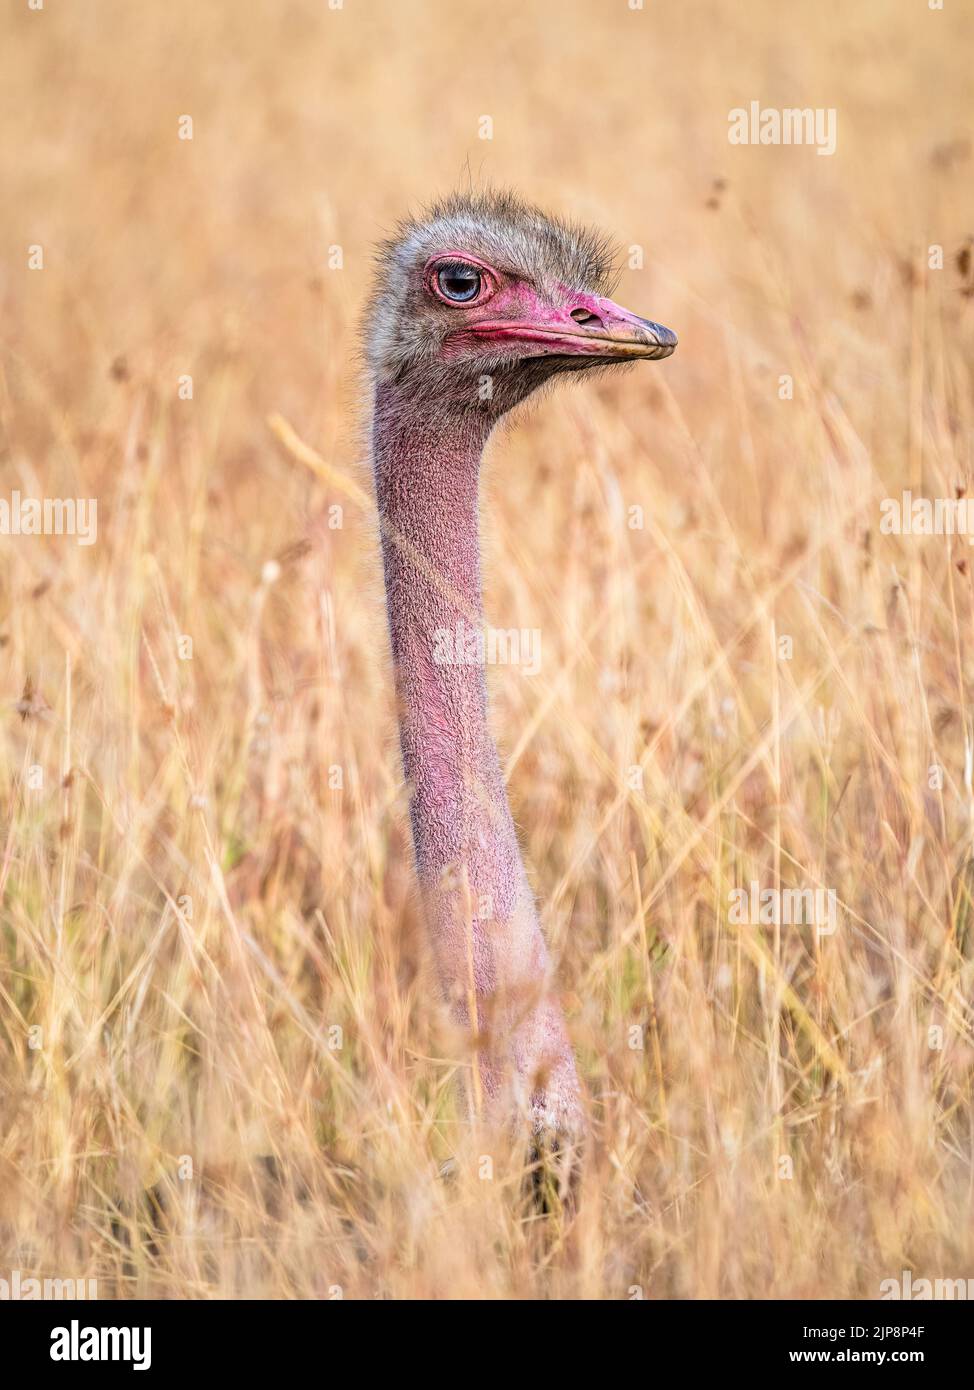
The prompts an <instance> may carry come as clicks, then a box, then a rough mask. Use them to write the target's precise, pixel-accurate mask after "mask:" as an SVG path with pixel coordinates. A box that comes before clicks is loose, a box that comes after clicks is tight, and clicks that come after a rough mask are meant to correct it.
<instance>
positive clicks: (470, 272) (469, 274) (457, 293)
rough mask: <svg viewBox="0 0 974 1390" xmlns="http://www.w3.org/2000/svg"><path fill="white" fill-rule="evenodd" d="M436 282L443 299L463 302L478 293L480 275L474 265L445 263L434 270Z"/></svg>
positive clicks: (473, 297)
mask: <svg viewBox="0 0 974 1390" xmlns="http://www.w3.org/2000/svg"><path fill="white" fill-rule="evenodd" d="M436 284H437V287H438V288H439V291H440V293H441V294H442V295H443V298H444V299H452V300H453V301H454V302H455V303H456V304H463V303H464V302H465V301H466V300H468V299H476V298H477V295H478V294H479V293H480V284H481V275H480V271H479V270H478V269H477V268H476V266H472V265H463V264H460V263H458V264H456V265H445V266H443V267H442V268H441V269H440V270H438V271H437V272H436Z"/></svg>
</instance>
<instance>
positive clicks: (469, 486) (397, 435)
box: [373, 250, 676, 1144]
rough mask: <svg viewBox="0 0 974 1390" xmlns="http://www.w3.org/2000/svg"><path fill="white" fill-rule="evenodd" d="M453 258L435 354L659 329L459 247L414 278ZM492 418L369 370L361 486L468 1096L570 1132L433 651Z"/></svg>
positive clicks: (474, 772) (451, 676)
mask: <svg viewBox="0 0 974 1390" xmlns="http://www.w3.org/2000/svg"><path fill="white" fill-rule="evenodd" d="M458 260H462V261H464V262H466V263H469V264H475V265H478V266H479V267H480V268H481V269H482V271H483V272H484V281H483V289H482V292H481V293H480V294H478V296H477V299H476V300H474V301H469V302H466V303H464V304H462V305H457V304H451V310H452V312H454V313H455V314H456V327H455V328H452V327H450V328H448V329H447V331H446V332H445V333H444V337H443V341H442V346H441V348H440V351H439V360H440V361H441V362H444V363H452V362H460V361H462V360H467V361H472V362H474V363H476V360H477V357H478V356H480V355H484V356H489V357H490V358H491V359H492V360H496V359H497V353H498V349H499V348H502V349H503V351H504V353H505V354H506V355H507V356H509V357H510V358H512V359H515V358H518V357H524V358H527V357H537V356H545V355H548V354H551V353H557V354H560V355H561V356H566V355H568V354H584V355H590V354H593V353H595V354H597V355H599V356H603V357H626V356H643V357H652V356H667V355H669V352H670V351H672V345H671V344H670V341H669V340H670V339H671V340H672V344H673V345H675V341H676V339H675V335H673V334H668V330H666V329H659V330H658V332H656V333H654V332H653V331H652V330H654V329H656V327H657V326H656V325H648V324H647V321H646V320H644V319H640V318H638V317H637V316H636V315H635V314H630V313H629V312H628V311H627V310H625V309H622V308H620V306H618V305H616V304H613V303H612V301H611V300H607V299H603V298H600V297H599V296H597V295H592V294H586V293H581V292H578V291H573V290H569V289H567V288H565V287H557V288H556V289H555V290H553V291H552V292H551V294H550V296H549V297H548V298H542V296H541V295H540V294H539V293H538V292H537V291H536V290H535V289H533V288H532V287H530V286H529V285H527V284H526V283H525V282H523V281H520V280H517V279H514V278H513V277H508V276H505V275H504V274H503V273H502V272H499V271H497V270H495V269H494V268H493V267H490V266H488V265H487V264H486V263H485V262H483V261H481V260H479V259H478V258H477V257H476V256H473V255H471V254H469V253H468V252H466V251H461V250H458V251H456V252H453V253H451V252H441V253H439V254H438V255H437V256H435V257H433V258H431V260H430V261H429V262H428V263H427V265H426V267H425V268H424V272H423V274H424V283H425V288H426V291H427V293H429V294H431V295H433V296H434V297H435V298H439V299H442V295H441V294H439V292H438V291H437V289H436V285H435V274H436V270H437V268H438V266H439V265H441V264H442V263H444V262H448V261H458ZM573 312H574V313H577V314H579V315H580V317H582V316H584V317H585V319H586V321H585V322H584V323H579V321H578V319H577V318H575V319H573V318H572V313H573ZM588 316H592V317H591V318H589V317H588ZM448 323H452V320H448ZM666 334H668V337H661V336H660V335H666ZM495 418H496V417H494V416H491V415H490V414H489V413H487V412H478V411H477V410H468V411H459V412H457V413H455V414H452V413H451V414H446V415H440V416H438V417H436V418H435V420H434V419H433V417H431V416H430V414H429V411H428V406H427V403H426V402H425V401H424V400H423V399H422V397H421V395H417V394H416V393H414V392H411V391H410V389H409V387H408V385H404V384H403V383H401V382H397V381H395V380H391V381H383V382H380V384H379V385H378V387H377V390H376V399H375V413H374V422H373V436H374V461H375V480H376V495H377V501H378V509H379V516H380V522H381V527H382V545H383V563H384V571H385V583H386V597H387V604H388V612H389V625H390V633H391V639H392V654H393V661H394V664H395V674H396V692H397V696H398V704H399V725H400V742H401V747H402V756H403V766H404V771H405V775H406V778H407V780H408V782H409V784H410V788H411V806H410V814H411V820H412V829H413V839H414V843H415V849H416V861H417V870H418V876H419V882H420V887H421V890H422V894H423V899H424V903H425V907H426V913H427V917H428V920H429V926H430V930H431V935H432V941H433V947H434V952H435V956H436V962H437V966H438V970H439V974H440V979H441V983H442V986H443V989H444V993H445V994H446V996H447V999H448V1000H449V1002H450V1004H451V1007H452V1009H453V1012H454V1016H455V1017H456V1019H457V1020H458V1021H459V1022H460V1023H461V1024H462V1025H463V1026H464V1027H466V1028H470V1027H471V1026H474V1027H475V1032H476V1045H475V1048H474V1051H475V1060H474V1077H473V1087H472V1095H473V1098H474V1100H475V1101H476V1100H478V1099H482V1101H483V1110H484V1113H485V1115H486V1117H487V1118H488V1119H491V1118H492V1119H495V1120H498V1121H501V1120H503V1119H505V1118H509V1117H510V1116H511V1115H512V1114H518V1113H520V1114H527V1116H528V1117H529V1120H530V1125H531V1128H532V1129H533V1131H534V1132H535V1133H538V1134H547V1135H557V1136H558V1137H559V1139H560V1140H561V1141H562V1142H563V1143H564V1142H568V1143H569V1144H570V1143H572V1142H574V1141H576V1140H577V1139H579V1138H580V1137H581V1134H582V1131H583V1118H582V1107H581V1102H580V1096H579V1087H578V1079H577V1076H576V1071H575V1062H574V1057H573V1055H572V1050H571V1045H570V1043H569V1041H568V1036H567V1032H566V1029H565V1024H564V1020H563V1018H562V1013H561V1008H560V1006H559V1004H558V1001H557V998H556V996H555V994H554V992H553V989H552V983H551V978H550V969H549V962H548V953H547V949H546V947H545V942H544V938H543V936H542V933H541V927H540V923H539V920H538V913H537V909H536V907H535V902H534V897H533V894H532V892H531V889H530V886H529V884H528V880H527V876H526V873H525V870H524V865H523V863H522V860H521V854H520V850H519V847H518V841H517V834H516V832H515V828H514V822H513V819H512V816H511V811H510V807H509V805H508V801H507V795H506V792H505V787H504V778H503V774H502V770H501V764H500V759H499V757H498V753H497V749H496V747H495V744H494V741H493V738H492V737H491V732H490V727H489V723H488V714H487V686H486V680H485V672H484V669H483V667H482V666H480V665H467V664H437V662H436V661H435V660H434V656H433V653H434V649H435V643H436V633H437V631H438V630H446V631H448V632H451V633H452V632H454V631H455V630H456V628H457V624H458V623H461V624H462V625H463V626H464V627H465V628H467V629H470V628H473V629H477V630H480V629H482V628H483V625H484V612H483V601H482V595H481V572H480V549H479V541H478V492H479V478H480V464H481V454H482V451H483V448H484V445H485V444H486V441H487V437H488V435H489V434H490V431H491V429H492V427H493V424H494V422H495Z"/></svg>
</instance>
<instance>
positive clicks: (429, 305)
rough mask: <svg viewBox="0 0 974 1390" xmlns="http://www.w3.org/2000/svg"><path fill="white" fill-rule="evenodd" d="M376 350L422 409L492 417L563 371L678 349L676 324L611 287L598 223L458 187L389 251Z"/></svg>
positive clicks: (375, 316) (371, 338) (378, 360)
mask: <svg viewBox="0 0 974 1390" xmlns="http://www.w3.org/2000/svg"><path fill="white" fill-rule="evenodd" d="M378 260H379V274H378V278H377V285H376V289H375V294H374V297H373V301H372V311H371V315H370V319H369V329H368V333H367V355H368V361H369V365H370V367H371V370H372V374H373V377H374V378H375V380H376V382H377V383H378V384H379V385H380V386H381V385H383V384H389V385H394V386H395V388H396V395H397V396H398V398H399V400H400V402H403V401H404V400H410V401H411V403H413V404H414V406H416V407H418V408H421V409H422V410H423V413H428V414H436V413H441V412H446V413H449V414H452V415H454V416H460V417H461V418H462V417H463V416H465V415H467V414H468V413H469V412H477V413H478V414H480V415H481V416H482V417H483V416H485V415H486V416H487V418H488V419H490V420H494V419H496V418H498V417H499V416H500V415H502V414H503V413H504V412H505V411H507V410H509V409H510V408H511V407H512V406H514V405H516V404H517V403H518V402H519V401H521V400H523V399H524V398H525V397H526V396H528V395H529V394H530V393H531V392H532V391H534V390H535V389H536V388H537V387H539V386H541V385H543V384H544V383H545V382H547V381H549V380H550V379H551V378H552V377H554V376H555V375H557V374H559V373H562V372H575V371H584V370H590V369H591V368H595V367H602V368H604V367H609V366H612V365H615V364H619V363H626V362H632V361H634V360H636V359H638V358H649V359H655V358H661V357H668V356H669V355H670V353H671V352H672V351H673V350H674V348H675V347H676V344H677V337H676V334H675V333H673V332H672V331H671V330H670V329H669V328H663V327H662V325H660V324H658V323H653V322H651V321H650V320H648V319H644V318H640V317H639V316H638V315H636V314H633V313H630V312H629V310H627V309H623V308H622V307H621V306H620V305H618V304H615V303H613V301H612V300H611V299H608V298H606V293H607V291H608V290H609V288H610V287H611V281H612V278H613V275H612V256H611V253H610V250H609V247H608V245H607V243H606V242H605V240H604V239H603V238H602V237H601V236H599V235H598V234H597V233H593V232H590V231H587V230H586V229H584V228H582V227H578V226H575V225H573V224H570V223H567V222H563V221H560V220H558V219H556V218H552V217H549V216H548V215H547V214H545V213H543V212H541V211H539V209H537V208H534V207H531V206H528V205H526V204H523V203H521V202H520V201H519V200H518V199H516V198H514V197H512V196H510V195H509V194H495V193H490V194H479V195H475V196H463V195H454V196H453V197H452V198H449V199H447V200H446V201H444V202H441V203H438V204H435V205H434V206H433V207H432V208H431V209H430V210H429V212H428V213H427V214H426V215H425V216H423V217H420V218H417V219H415V220H411V221H407V222H404V223H402V224H400V226H399V228H398V229H397V234H396V235H395V236H394V237H392V238H391V239H390V240H388V241H387V242H385V243H384V244H383V245H382V247H381V248H380V251H379V258H378Z"/></svg>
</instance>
